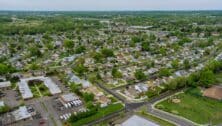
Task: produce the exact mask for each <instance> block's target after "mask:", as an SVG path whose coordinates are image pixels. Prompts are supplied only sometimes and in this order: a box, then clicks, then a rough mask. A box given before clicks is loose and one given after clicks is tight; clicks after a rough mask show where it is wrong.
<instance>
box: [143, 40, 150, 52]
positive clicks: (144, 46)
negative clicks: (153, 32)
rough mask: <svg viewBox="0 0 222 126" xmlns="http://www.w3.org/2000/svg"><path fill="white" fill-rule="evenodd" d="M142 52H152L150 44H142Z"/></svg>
mask: <svg viewBox="0 0 222 126" xmlns="http://www.w3.org/2000/svg"><path fill="white" fill-rule="evenodd" d="M141 46H142V51H149V50H150V44H149V43H148V42H142V44H141Z"/></svg>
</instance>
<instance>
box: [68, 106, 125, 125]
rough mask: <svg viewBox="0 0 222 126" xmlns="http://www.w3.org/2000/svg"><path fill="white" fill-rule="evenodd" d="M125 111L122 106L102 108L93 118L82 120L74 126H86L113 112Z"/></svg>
mask: <svg viewBox="0 0 222 126" xmlns="http://www.w3.org/2000/svg"><path fill="white" fill-rule="evenodd" d="M121 109H123V105H122V104H120V103H119V104H111V105H109V106H107V107H105V108H101V109H99V110H98V112H97V113H96V114H94V115H92V116H89V117H87V118H82V119H81V120H78V121H76V122H75V123H73V124H72V126H82V125H84V124H87V123H89V122H92V121H94V120H97V119H100V118H102V117H103V116H105V115H109V114H111V113H113V112H116V111H118V110H121Z"/></svg>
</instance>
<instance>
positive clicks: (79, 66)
mask: <svg viewBox="0 0 222 126" xmlns="http://www.w3.org/2000/svg"><path fill="white" fill-rule="evenodd" d="M73 70H74V71H75V72H76V73H78V75H80V76H82V75H84V73H85V72H87V71H88V69H87V68H86V67H85V66H84V65H83V64H77V65H76V66H75V67H74V68H73Z"/></svg>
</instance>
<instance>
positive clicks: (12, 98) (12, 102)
mask: <svg viewBox="0 0 222 126" xmlns="http://www.w3.org/2000/svg"><path fill="white" fill-rule="evenodd" d="M0 100H2V101H4V102H5V104H6V105H8V106H9V107H11V108H13V107H16V106H19V104H20V102H21V101H22V98H21V96H20V95H19V93H18V91H15V90H4V91H2V95H1V97H0Z"/></svg>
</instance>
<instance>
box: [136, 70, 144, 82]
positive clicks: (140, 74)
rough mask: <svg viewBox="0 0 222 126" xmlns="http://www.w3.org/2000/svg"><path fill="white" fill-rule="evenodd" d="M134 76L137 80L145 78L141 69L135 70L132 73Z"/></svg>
mask: <svg viewBox="0 0 222 126" xmlns="http://www.w3.org/2000/svg"><path fill="white" fill-rule="evenodd" d="M134 76H135V77H136V79H137V80H144V79H146V75H145V74H144V73H143V71H142V70H136V72H135V73H134Z"/></svg>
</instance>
